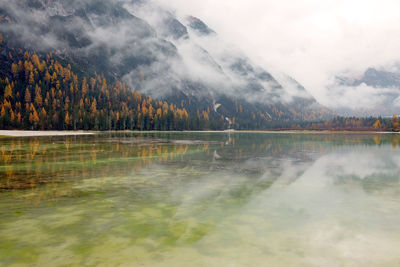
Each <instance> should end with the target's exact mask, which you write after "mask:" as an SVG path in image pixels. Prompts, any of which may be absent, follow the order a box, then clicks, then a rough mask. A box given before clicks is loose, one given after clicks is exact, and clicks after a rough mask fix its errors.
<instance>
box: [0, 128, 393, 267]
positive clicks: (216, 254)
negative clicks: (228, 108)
mask: <svg viewBox="0 0 400 267" xmlns="http://www.w3.org/2000/svg"><path fill="white" fill-rule="evenodd" d="M399 150H400V135H398V134H373V133H371V134H355V133H354V134H350V133H348V134H346V133H336V134H333V133H262V132H254V133H241V132H232V133H230V132H221V133H184V132H182V133H134V132H132V133H103V134H98V135H94V136H77V137H71V136H69V137H36V138H31V137H29V138H1V139H0V265H1V266H14V265H15V266H32V265H33V266H71V265H72V266H119V265H121V266H399V265H400V152H399Z"/></svg>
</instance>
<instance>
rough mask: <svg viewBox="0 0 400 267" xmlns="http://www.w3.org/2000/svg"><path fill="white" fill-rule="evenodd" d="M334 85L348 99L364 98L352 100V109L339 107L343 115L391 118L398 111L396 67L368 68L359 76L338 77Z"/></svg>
mask: <svg viewBox="0 0 400 267" xmlns="http://www.w3.org/2000/svg"><path fill="white" fill-rule="evenodd" d="M335 83H336V84H337V85H336V88H339V90H341V91H342V92H343V94H344V95H348V97H349V99H356V98H355V97H356V95H357V94H358V95H363V96H365V97H363V98H358V99H356V100H354V101H353V103H354V104H353V108H346V107H341V109H340V110H341V111H342V112H343V113H345V114H346V113H347V114H355V113H356V114H358V115H361V116H362V115H364V116H365V115H374V116H376V115H383V116H392V114H397V113H398V112H399V110H400V71H399V70H398V69H397V68H396V67H392V68H391V69H390V68H389V69H385V68H380V69H377V68H368V69H367V70H366V71H365V72H364V73H362V74H361V75H347V76H338V77H336V81H335ZM349 107H351V106H349Z"/></svg>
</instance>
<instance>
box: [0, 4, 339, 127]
mask: <svg viewBox="0 0 400 267" xmlns="http://www.w3.org/2000/svg"><path fill="white" fill-rule="evenodd" d="M0 14H1V21H2V23H1V31H2V32H3V33H4V35H5V36H7V45H8V46H9V47H10V48H13V49H17V48H21V49H33V50H35V51H38V52H42V53H48V52H52V53H54V54H55V55H56V56H57V57H58V58H60V59H62V60H65V62H67V63H69V64H71V65H73V66H74V67H75V68H77V69H78V72H80V73H83V74H87V73H103V74H104V75H105V76H106V77H109V78H111V79H113V80H122V81H124V82H126V83H127V85H128V86H129V87H131V88H133V89H135V90H138V91H139V92H141V93H144V94H147V95H152V96H153V97H154V98H156V99H164V100H168V101H169V102H171V103H175V104H177V105H181V106H185V107H186V108H187V109H188V110H189V111H190V112H194V111H195V110H198V109H210V110H211V111H212V112H214V113H215V116H224V117H227V118H228V119H229V118H232V117H239V115H238V113H239V108H238V107H239V106H241V108H240V110H245V112H247V114H262V117H263V118H264V119H265V120H266V121H289V120H290V121H301V120H319V119H324V118H330V117H331V116H332V115H333V113H332V112H330V111H329V110H327V109H326V108H324V107H323V106H321V105H319V104H318V103H317V102H316V100H315V99H314V98H313V97H312V96H311V95H310V94H309V93H308V92H307V90H306V89H305V88H304V87H303V86H302V85H301V84H299V83H298V82H297V81H296V80H295V79H293V78H291V77H289V76H288V75H285V74H279V75H275V76H273V75H272V74H271V73H270V72H268V71H267V70H265V69H263V68H261V67H260V66H257V65H256V64H254V63H253V62H252V61H251V60H250V58H249V57H248V56H246V53H245V52H243V51H240V49H237V48H235V47H234V46H232V45H230V44H227V43H225V42H224V40H222V39H221V38H220V37H219V35H218V33H217V32H216V31H214V30H213V29H211V28H210V27H209V26H208V25H207V24H206V23H205V22H203V21H202V20H201V19H200V18H196V17H193V16H190V14H188V15H187V16H186V17H184V18H178V17H177V16H176V15H175V14H174V12H173V11H171V10H166V9H164V8H162V7H161V6H159V5H157V4H155V3H154V2H150V1H138V0H134V1H132V0H116V1H111V0H106V1H100V0H86V1H59V0H17V1H13V2H11V3H10V2H9V1H4V0H2V1H0Z"/></svg>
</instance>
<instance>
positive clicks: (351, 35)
mask: <svg viewBox="0 0 400 267" xmlns="http://www.w3.org/2000/svg"><path fill="white" fill-rule="evenodd" d="M154 1H155V2H157V3H159V4H161V5H163V6H165V7H167V8H170V9H174V10H177V13H178V14H180V15H181V16H184V15H186V14H193V15H194V16H198V17H200V18H202V19H203V20H204V21H206V22H207V24H208V25H209V26H210V27H211V28H213V29H214V30H215V31H216V32H217V33H218V34H219V35H220V36H221V37H222V38H223V39H224V40H227V41H228V42H230V43H233V44H235V45H236V46H238V47H240V48H241V49H242V50H243V51H245V52H246V53H248V54H249V55H250V57H251V58H252V59H253V60H254V61H256V62H257V63H258V64H260V65H261V66H263V67H265V68H267V70H270V71H271V72H283V73H287V74H288V75H289V76H291V77H294V78H295V79H296V80H298V81H299V82H300V83H301V84H302V85H304V86H305V87H306V88H307V90H309V92H310V93H311V94H312V95H313V96H314V97H316V99H317V100H318V101H319V102H321V103H322V104H324V105H327V106H329V107H333V108H335V107H341V106H347V107H351V106H353V103H350V105H349V99H347V97H350V96H351V97H356V99H361V98H363V99H364V98H367V99H368V100H363V101H362V102H359V105H358V107H361V108H372V107H371V106H370V105H374V103H376V100H375V98H376V97H377V96H376V93H375V92H374V91H372V90H370V88H366V90H365V91H363V90H362V89H363V88H361V87H359V88H355V89H350V91H352V92H350V93H347V94H346V95H342V94H340V93H339V92H342V91H343V88H341V87H340V86H338V85H337V84H335V83H334V82H332V81H334V77H335V76H337V75H338V74H341V73H344V72H347V73H361V72H363V71H365V70H366V69H367V68H369V67H389V66H392V65H393V64H394V63H395V62H398V61H400V55H399V53H398V48H399V47H400V37H399V36H398V32H399V31H400V16H399V14H398V10H399V8H400V3H399V2H398V1H395V0H382V1H378V0H339V1H338V0H327V1H319V0H300V1H291V0H282V1H272V0H267V1H260V0H249V1H239V0H234V1H231V0H221V1H212V0H204V1H197V2H193V1H190V2H188V1H184V0H168V1H166V0H154ZM354 91H356V93H357V94H355V95H354V94H353V93H354ZM332 96H334V97H335V98H334V99H332ZM378 102H379V101H378Z"/></svg>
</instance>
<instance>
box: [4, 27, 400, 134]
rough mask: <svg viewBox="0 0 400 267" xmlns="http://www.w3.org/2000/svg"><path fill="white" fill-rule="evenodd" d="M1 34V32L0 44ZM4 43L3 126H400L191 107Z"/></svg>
mask: <svg viewBox="0 0 400 267" xmlns="http://www.w3.org/2000/svg"><path fill="white" fill-rule="evenodd" d="M3 41H4V40H3V35H1V34H0V44H3ZM2 50H3V55H2V60H1V62H2V66H1V72H0V129H27V130H28V129H29V130H99V131H106V130H160V131H171V130H177V131H182V130H226V129H236V130H357V131H400V119H399V118H398V117H397V115H394V116H393V118H392V119H387V118H373V117H369V118H356V117H353V118H345V117H340V116H338V117H335V118H333V119H331V120H308V121H305V120H290V119H289V118H290V116H289V114H288V115H285V114H284V112H283V111H282V110H284V109H282V110H279V109H276V108H275V109H273V110H272V111H271V112H272V114H273V115H272V116H274V117H276V119H271V116H269V115H266V114H264V113H262V112H260V111H256V108H255V109H254V110H251V108H252V107H247V108H243V107H242V105H240V104H238V102H237V101H236V100H234V99H228V98H226V101H227V102H226V103H225V106H231V105H234V106H236V112H235V113H234V114H229V116H230V117H229V118H228V117H227V115H222V114H221V113H218V112H216V111H214V110H213V107H212V106H203V107H202V108H203V109H201V108H200V109H193V107H192V106H190V101H189V103H188V102H184V101H181V104H180V105H177V104H176V102H175V103H171V102H169V101H165V100H154V99H152V97H151V96H146V95H142V94H141V93H139V92H137V91H135V90H133V89H131V88H128V87H127V86H126V84H124V83H122V82H121V81H118V80H115V79H113V80H112V81H109V80H107V78H106V77H105V75H104V74H98V73H96V72H94V73H91V74H90V73H89V74H88V73H84V72H81V71H77V72H75V71H74V70H73V69H74V68H73V67H72V66H71V64H69V63H68V62H63V63H61V62H62V61H61V60H59V59H56V57H55V56H53V54H52V53H47V54H40V53H35V52H31V51H26V50H23V49H21V48H13V49H7V53H4V52H5V51H6V50H5V49H2ZM78 72H79V74H77V73H78ZM253 108H254V107H253ZM267 114H268V113H267ZM295 117H299V118H300V117H305V115H303V116H302V115H301V114H296V116H295Z"/></svg>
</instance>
